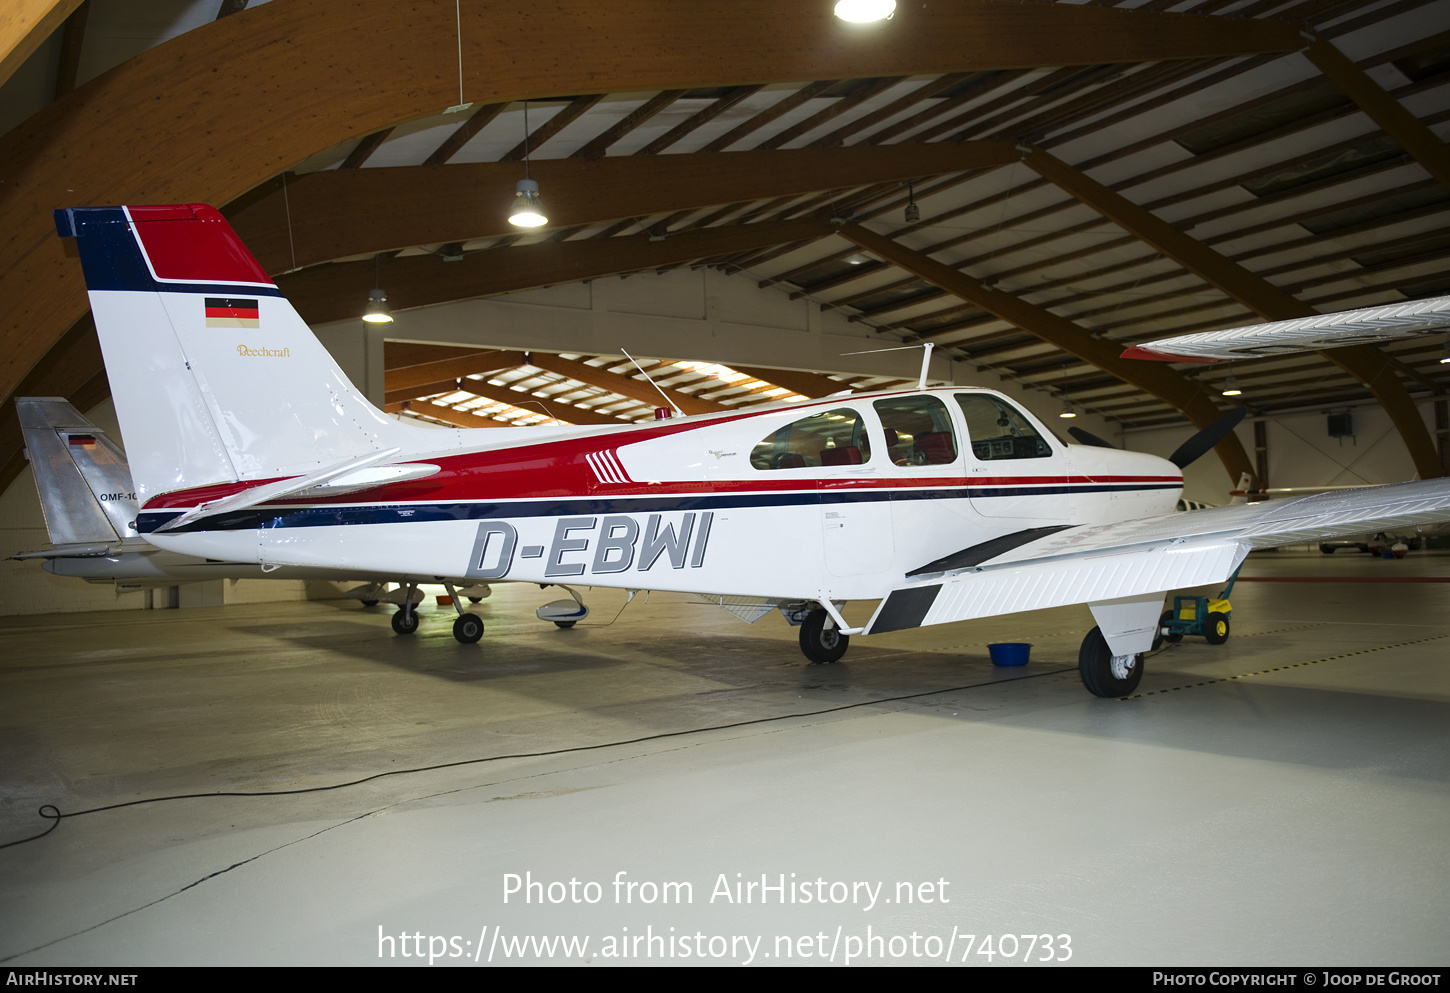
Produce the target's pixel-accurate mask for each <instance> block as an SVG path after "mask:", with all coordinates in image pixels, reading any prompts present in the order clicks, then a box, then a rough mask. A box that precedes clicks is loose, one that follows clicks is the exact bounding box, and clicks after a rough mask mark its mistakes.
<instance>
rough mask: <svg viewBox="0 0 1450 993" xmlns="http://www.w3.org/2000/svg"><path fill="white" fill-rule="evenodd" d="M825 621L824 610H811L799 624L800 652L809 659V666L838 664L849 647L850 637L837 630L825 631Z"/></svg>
mask: <svg viewBox="0 0 1450 993" xmlns="http://www.w3.org/2000/svg"><path fill="white" fill-rule="evenodd" d="M827 619H828V617H827V614H826V612H825V611H824V610H813V611H811V612H810V613H809V614H807V615H806V619H805V620H804V621H802V622H801V651H802V652H804V653H805V656H806V658H808V659H810V661H811V665H825V664H827V663H830V662H838V661H840V658H841V656H842V655H845V654H846V649H847V648H848V647H849V646H850V643H851V639H850V637H849V636H847V635H844V634H842V633H841V632H840V630H839V629H838V628H834V627H833V628H831V629H830V630H829V631H828V630H826V621H827Z"/></svg>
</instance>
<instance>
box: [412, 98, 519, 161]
mask: <svg viewBox="0 0 1450 993" xmlns="http://www.w3.org/2000/svg"><path fill="white" fill-rule="evenodd" d="M507 106H508V104H506V103H491V104H487V105H486V106H483V107H479V108H478V109H477V110H475V111H474V112H473V115H472V116H471V117H469V119H468V120H466V121H464V122H463V123H462V124H460V125H458V127H456V128H454V129H453V133H452V134H450V135H449V136H448V137H447V138H445V139H444V140H443V144H441V145H439V146H438V147H437V148H436V149H435V150H434V151H433V154H432V155H429V156H428V157H427V158H426V159H424V160H423V164H424V165H425V166H440V165H443V164H444V163H446V162H447V161H448V160H449V159H451V158H453V156H455V155H457V154H458V153H459V152H461V151H463V146H464V145H466V144H468V143H469V142H470V141H472V140H473V138H474V136H475V135H477V134H478V132H480V131H482V130H483V129H484V128H486V127H488V125H489V124H490V122H492V121H493V119H494V118H495V117H497V116H498V115H499V114H502V113H503V111H504V108H505V107H507Z"/></svg>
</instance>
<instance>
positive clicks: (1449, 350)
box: [1440, 341, 1450, 365]
mask: <svg viewBox="0 0 1450 993" xmlns="http://www.w3.org/2000/svg"><path fill="white" fill-rule="evenodd" d="M1440 364H1441V365H1450V341H1447V342H1445V354H1444V355H1443V356H1442V357H1441V359H1440Z"/></svg>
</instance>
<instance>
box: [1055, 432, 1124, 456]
mask: <svg viewBox="0 0 1450 993" xmlns="http://www.w3.org/2000/svg"><path fill="white" fill-rule="evenodd" d="M1067 433H1068V434H1070V435H1072V436H1073V437H1074V438H1076V439H1077V440H1078V441H1079V442H1081V443H1082V444H1084V445H1092V446H1093V447H1094V448H1111V449H1113V450H1115V451H1116V450H1117V447H1118V446H1117V445H1114V444H1113V443H1112V442H1111V441H1104V440H1103V439H1101V438H1099V437H1098V436H1097V435H1095V434H1093V433H1092V432H1091V431H1084V430H1083V429H1082V428H1076V427H1073V428H1068V429H1067Z"/></svg>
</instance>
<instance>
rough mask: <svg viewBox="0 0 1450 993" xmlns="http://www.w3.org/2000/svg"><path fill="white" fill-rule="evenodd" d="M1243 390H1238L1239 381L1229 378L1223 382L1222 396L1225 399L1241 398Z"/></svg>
mask: <svg viewBox="0 0 1450 993" xmlns="http://www.w3.org/2000/svg"><path fill="white" fill-rule="evenodd" d="M1243 392H1244V391H1243V390H1241V389H1239V381H1238V380H1237V379H1234V378H1233V377H1232V376H1229V377H1228V379H1225V380H1224V381H1223V395H1224V396H1226V397H1236V396H1243Z"/></svg>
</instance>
